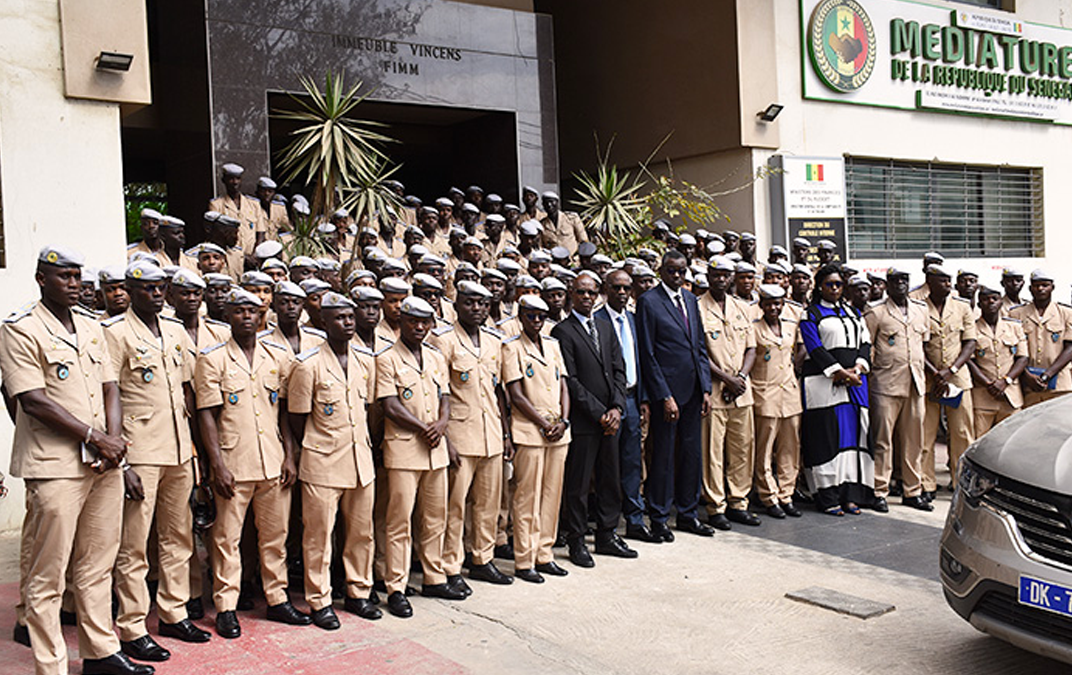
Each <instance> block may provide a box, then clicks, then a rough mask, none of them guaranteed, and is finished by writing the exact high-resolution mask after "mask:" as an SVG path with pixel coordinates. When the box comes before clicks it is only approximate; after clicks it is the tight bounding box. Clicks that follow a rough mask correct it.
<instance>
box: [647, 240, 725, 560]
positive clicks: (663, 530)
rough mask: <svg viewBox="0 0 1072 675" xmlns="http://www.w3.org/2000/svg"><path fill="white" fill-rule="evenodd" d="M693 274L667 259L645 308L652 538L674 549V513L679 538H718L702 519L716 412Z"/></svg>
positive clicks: (677, 256)
mask: <svg viewBox="0 0 1072 675" xmlns="http://www.w3.org/2000/svg"><path fill="white" fill-rule="evenodd" d="M687 269H688V260H687V259H686V258H685V256H684V254H682V253H681V252H680V251H676V250H673V249H671V250H669V251H667V252H666V253H665V254H664V255H663V260H662V266H661V267H660V270H659V273H660V276H661V277H662V283H661V284H659V285H658V286H656V287H655V288H653V289H651V290H650V291H648V292H647V293H645V294H644V295H642V296H640V300H639V301H638V302H637V317H636V321H637V338H638V340H637V341H638V343H639V347H640V372H641V381H642V383H643V386H644V398H645V399H646V400H647V401H648V402H649V403H650V405H651V407H652V414H651V428H650V431H649V435H650V436H651V438H652V453H651V468H650V471H649V473H648V484H647V491H646V493H647V498H648V508H649V511H650V514H651V531H652V534H654V535H656V536H658V537H661V538H662V540H663V541H667V542H670V541H673V540H674V535H673V533H672V532H671V531H670V528H669V527H668V526H667V524H666V521H667V519H668V518H669V517H670V507H671V505H673V507H674V509H675V510H676V511H677V522H676V526H677V529H678V530H680V531H682V532H691V533H692V534H698V535H701V536H705V537H710V536H712V535H713V534H714V530H713V529H711V527H710V526H708V525H706V524H705V523H701V522H700V521H699V519H698V518H697V517H696V509H697V505H698V503H699V501H700V485H701V481H702V479H703V464H702V456H703V453H702V449H701V439H700V421H701V420H702V419H703V418H704V417H706V416H707V414H708V412H710V409H711V371H710V366H709V364H708V361H707V351H706V349H705V348H704V340H703V326H702V325H701V323H700V308H699V305H698V304H697V303H696V296H694V295H693V294H692V293H690V292H688V291H686V290H684V289H682V288H681V285H682V284H683V283H684V281H685V272H686V271H687Z"/></svg>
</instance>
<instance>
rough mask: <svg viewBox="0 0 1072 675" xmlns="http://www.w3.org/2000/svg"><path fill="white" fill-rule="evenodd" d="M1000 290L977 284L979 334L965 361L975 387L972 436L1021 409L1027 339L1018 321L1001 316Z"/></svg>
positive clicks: (977, 329)
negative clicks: (979, 314) (972, 350)
mask: <svg viewBox="0 0 1072 675" xmlns="http://www.w3.org/2000/svg"><path fill="white" fill-rule="evenodd" d="M1001 296H1002V293H1001V288H1000V287H998V286H989V285H986V284H980V285H979V310H980V312H981V316H980V317H979V318H978V319H977V320H976V322H975V330H976V333H977V334H978V335H977V337H976V342H975V354H973V355H972V359H971V360H970V361H968V368H969V369H970V370H971V373H972V380H973V381H974V382H975V386H974V387H973V388H972V409H973V410H974V411H975V436H976V438H978V437H980V436H982V435H983V434H985V433H986V432H988V431H990V428H991V427H993V426H994V425H995V424H997V423H998V422H1000V421H1002V420H1003V419H1005V418H1006V417H1008V416H1009V415H1012V414H1013V413H1014V412H1016V411H1017V410H1019V409H1020V408H1022V407H1023V406H1024V397H1023V393H1022V392H1021V391H1020V375H1021V373H1023V372H1024V368H1025V367H1027V355H1028V349H1027V338H1026V337H1025V336H1024V329H1023V326H1022V324H1021V323H1020V320H1019V319H1013V318H1010V317H1007V316H1001V302H1002V297H1001Z"/></svg>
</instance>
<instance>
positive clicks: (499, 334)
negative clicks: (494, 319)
mask: <svg viewBox="0 0 1072 675" xmlns="http://www.w3.org/2000/svg"><path fill="white" fill-rule="evenodd" d="M480 330H482V331H484V332H485V333H487V334H488V335H494V336H495V337H497V338H499V339H502V337H503V336H504V335H506V333H504V332H502V331H501V330H498V329H497V328H489V327H487V326H481V327H480Z"/></svg>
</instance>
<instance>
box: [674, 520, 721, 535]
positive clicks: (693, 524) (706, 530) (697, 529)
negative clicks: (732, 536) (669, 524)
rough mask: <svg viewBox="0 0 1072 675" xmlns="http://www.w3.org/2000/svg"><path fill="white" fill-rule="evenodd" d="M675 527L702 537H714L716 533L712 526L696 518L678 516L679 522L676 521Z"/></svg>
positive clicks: (679, 530) (680, 530)
mask: <svg viewBox="0 0 1072 675" xmlns="http://www.w3.org/2000/svg"><path fill="white" fill-rule="evenodd" d="M674 527H675V529H677V531H678V532H688V533H689V534H696V535H699V536H701V537H713V536H714V535H715V531H714V530H712V529H711V527H710V526H708V525H704V524H703V523H701V522H700V521H699V520H698V519H696V518H678V519H677V522H676V523H674Z"/></svg>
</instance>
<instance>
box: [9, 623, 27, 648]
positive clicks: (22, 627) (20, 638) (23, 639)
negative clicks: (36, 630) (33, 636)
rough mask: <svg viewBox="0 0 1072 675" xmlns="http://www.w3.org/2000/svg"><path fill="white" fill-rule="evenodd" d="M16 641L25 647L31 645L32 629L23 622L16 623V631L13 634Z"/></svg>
mask: <svg viewBox="0 0 1072 675" xmlns="http://www.w3.org/2000/svg"><path fill="white" fill-rule="evenodd" d="M11 637H12V639H14V640H15V642H18V643H19V644H20V645H22V646H23V647H29V646H30V629H29V628H28V627H27V626H26V624H23V623H17V624H15V632H14V634H13V635H12V636H11Z"/></svg>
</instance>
